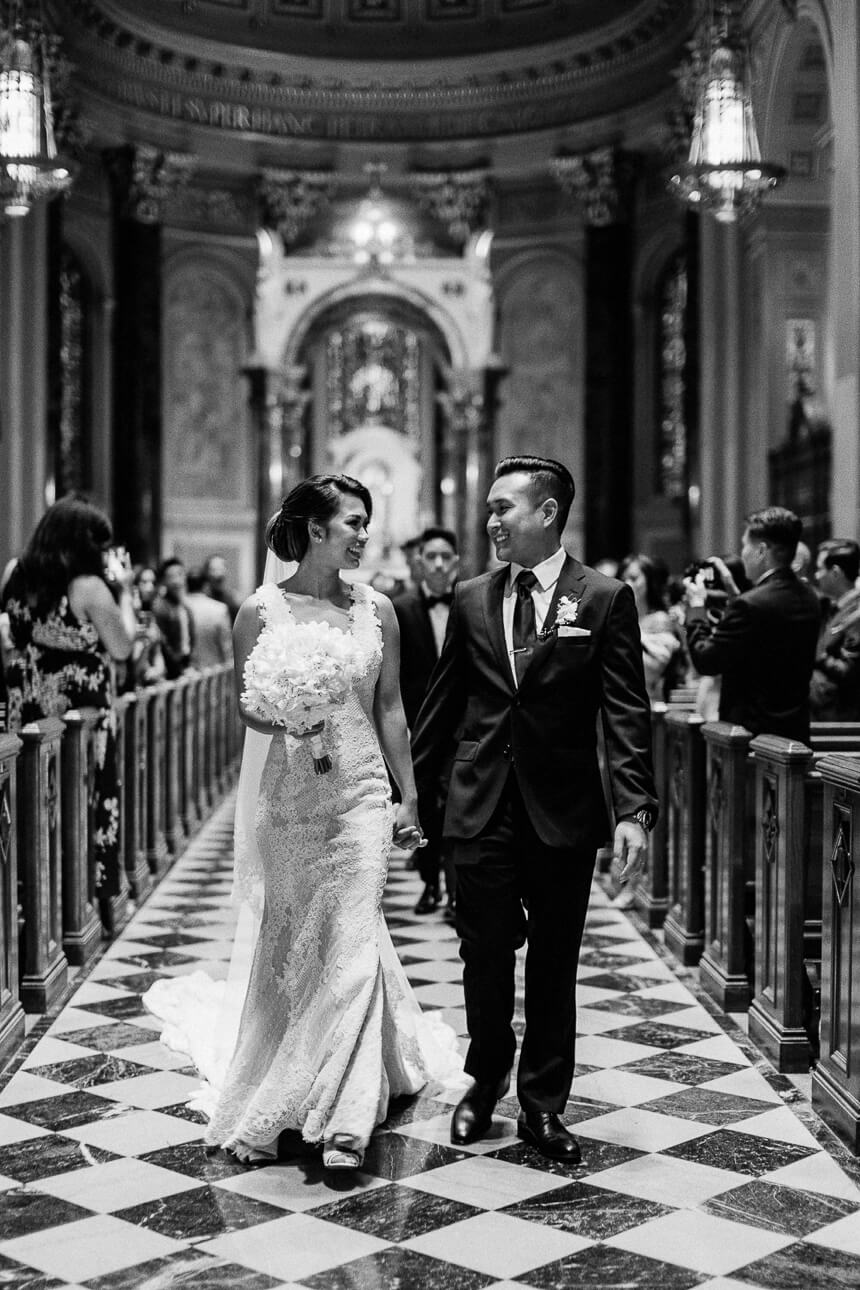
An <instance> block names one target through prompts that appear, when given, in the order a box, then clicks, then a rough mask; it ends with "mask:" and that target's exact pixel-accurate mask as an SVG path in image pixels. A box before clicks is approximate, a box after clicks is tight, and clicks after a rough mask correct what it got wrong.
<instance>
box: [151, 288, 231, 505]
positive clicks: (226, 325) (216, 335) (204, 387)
mask: <svg viewBox="0 0 860 1290" xmlns="http://www.w3.org/2000/svg"><path fill="white" fill-rule="evenodd" d="M165 339H166V355H167V362H166V368H165V381H166V404H167V425H166V427H165V429H166V436H165V437H166V444H165V463H164V465H165V484H166V491H167V494H168V496H170V497H177V498H180V497H182V498H218V499H222V500H225V501H228V500H229V501H241V500H243V498H244V492H243V480H244V473H245V472H244V470H243V464H244V462H243V459H242V456H241V446H242V443H243V439H244V436H243V434H242V427H243V425H244V417H245V409H244V400H243V398H242V386H241V382H240V381H239V380H238V379H237V377H238V374H239V371H240V370H241V367H242V364H243V360H244V331H243V321H242V311H241V305H240V303H239V302H238V301H237V300H236V299H235V297H234V296H233V295H232V293H230V292H229V291H228V290H227V289H226V288H225V287H224V286H223V285H222V284H221V283H220V282H219V281H218V280H217V279H215V278H214V277H212V276H207V274H206V273H205V271H204V272H200V271H198V272H196V273H195V274H193V275H191V274H187V275H186V274H183V275H182V278H181V280H178V281H176V282H175V283H174V284H173V287H172V289H171V290H170V292H169V295H168V300H167V307H166V311H165Z"/></svg>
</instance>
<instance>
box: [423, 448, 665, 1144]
mask: <svg viewBox="0 0 860 1290" xmlns="http://www.w3.org/2000/svg"><path fill="white" fill-rule="evenodd" d="M573 495H574V483H573V479H572V478H571V475H570V472H569V471H568V470H567V469H566V467H564V466H562V465H560V464H559V463H558V462H555V461H551V460H548V459H547V458H543V457H531V456H522V457H507V458H505V459H504V460H503V461H501V462H499V464H498V465H497V466H496V469H495V478H494V482H493V484H492V486H491V488H490V491H489V495H488V497H487V506H488V509H489V518H488V520H487V531H488V533H489V535H490V538H491V539H492V541H493V543H494V545H495V549H496V553H497V555H498V557H499V559H500V560H501V561H504V564H503V566H502V567H501V568H499V569H496V570H494V571H493V572H490V573H486V574H482V575H481V576H480V577H477V578H471V579H469V580H467V581H464V582H460V583H458V584H457V586H456V587H455V589H454V602H453V605H452V607H451V615H450V619H449V622H448V631H447V635H446V638H445V644H444V647H443V649H442V656H441V658H440V660H439V664H438V667H437V668H436V670H435V672H434V674H433V678H432V680H431V682H430V690H429V692H428V695H427V698H426V700H425V701H424V704H423V705H422V708H421V712H420V714H419V716H418V721H417V723H416V729H415V734H414V740H413V760H414V764H415V775H416V782H417V785H418V795H419V810H421V809H422V803H423V802H426V801H427V800H428V797H429V798H430V800H432V794H433V792H434V790H435V784H436V781H437V779H438V775H439V771H440V768H441V766H442V764H443V762H444V758H445V757H446V756H447V755H449V750H450V749H451V747H452V745H453V746H454V749H453V751H454V761H453V769H452V772H451V777H450V783H449V788H448V798H447V804H446V809H445V822H444V832H445V835H446V837H448V838H450V839H451V840H452V846H453V855H454V863H455V865H456V869H457V930H458V932H459V934H460V938H461V949H460V954H461V957H462V959H463V965H464V967H463V985H464V990H465V995H466V1018H467V1024H468V1028H469V1037H470V1044H469V1051H468V1055H467V1057H466V1071H467V1073H468V1074H469V1075H471V1077H472V1080H473V1083H472V1085H471V1087H470V1088H469V1090H468V1091H467V1093H466V1094H465V1096H464V1097H463V1098H462V1100H461V1101H460V1102H459V1104H458V1105H457V1107H456V1108H455V1111H454V1116H453V1120H452V1123H451V1141H452V1142H453V1143H455V1144H457V1145H461V1144H468V1143H471V1142H475V1141H477V1140H478V1139H479V1138H482V1137H483V1136H484V1135H485V1134H486V1133H487V1130H488V1129H489V1127H490V1124H491V1120H492V1113H493V1108H494V1107H495V1104H496V1102H497V1100H498V1099H499V1098H500V1097H503V1096H504V1094H505V1093H506V1092H507V1089H508V1086H509V1081H510V1075H511V1068H512V1066H513V1060H514V1054H515V1051H516V1038H515V1036H514V1031H513V1029H512V1025H511V1023H512V1019H513V1012H514V966H515V955H516V951H517V950H518V949H519V948H520V946H521V945H523V944H524V942H526V941H528V953H527V958H526V977H525V1022H526V1026H525V1034H524V1037H523V1042H522V1051H521V1054H520V1062H519V1070H518V1076H517V1093H518V1097H519V1101H520V1106H521V1112H520V1116H519V1120H518V1124H517V1133H518V1135H519V1137H520V1138H522V1139H523V1140H524V1141H525V1142H527V1143H529V1144H531V1145H532V1146H533V1147H535V1148H536V1149H537V1150H538V1151H540V1152H541V1153H542V1154H543V1155H545V1156H547V1157H549V1158H551V1159H557V1160H563V1161H566V1162H568V1163H576V1162H577V1161H578V1160H579V1158H580V1153H579V1146H578V1144H577V1142H576V1139H575V1138H574V1137H573V1136H572V1135H571V1134H570V1133H568V1131H567V1129H566V1128H565V1127H564V1125H563V1124H562V1121H561V1113H562V1112H563V1110H564V1108H565V1104H566V1102H567V1098H568V1094H569V1092H570V1086H571V1081H572V1079H573V1071H574V1044H575V1037H576V1005H575V986H576V968H577V960H578V957H579V947H580V942H581V939H582V930H583V926H584V923H585V914H586V908H587V905H588V897H589V890H590V886H591V877H592V871H593V868H594V858H595V852H596V850H597V848H598V846H600V845H601V844H602V843H603V841H604V839H605V838H606V837H607V836H608V832H609V821H608V818H607V810H606V804H605V801H604V795H603V790H602V785H601V776H600V770H599V768H598V761H597V733H596V726H597V719H598V716H599V715H600V716H602V720H603V728H604V734H605V744H606V756H607V759H608V767H609V776H610V780H611V784H612V795H613V804H614V810H615V816H616V819H617V820H618V824H617V825H616V829H615V838H614V849H615V853H616V856H617V858H618V861H619V867H620V869H621V872H622V877H623V878H624V879H627V878H629V877H631V876H632V875H633V874H634V873H636V872H637V871H638V870H639V868H640V866H641V863H642V860H643V858H644V854H645V850H646V846H647V831H648V830H649V829H650V828H651V827H652V826H653V824H654V821H655V819H656V811H657V800H656V796H655V789H654V779H653V774H652V767H651V725H650V710H649V704H648V696H647V693H646V690H645V678H644V674H643V668H642V647H641V644H640V640H639V626H638V621H637V616H636V606H635V603H634V599H633V593H632V591H631V590H630V588H629V587H627V586H625V585H623V584H622V583H620V582H618V581H616V580H615V579H614V578H607V577H605V576H603V575H602V574H599V573H597V572H596V571H595V570H593V569H589V568H586V567H585V566H584V565H583V564H580V562H579V561H578V560H575V559H573V558H571V557H570V556H568V555H567V554H566V553H565V551H564V548H563V547H562V545H561V534H562V531H563V529H564V526H565V522H566V520H567V516H568V512H569V510H570V505H571V502H572V501H573ZM422 818H423V817H422Z"/></svg>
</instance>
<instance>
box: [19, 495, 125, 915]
mask: <svg viewBox="0 0 860 1290" xmlns="http://www.w3.org/2000/svg"><path fill="white" fill-rule="evenodd" d="M112 536H113V535H112V530H111V524H110V520H109V519H108V518H107V516H106V515H105V514H104V513H103V512H102V511H100V510H98V509H97V508H96V507H95V506H92V505H91V504H90V503H89V502H88V501H86V500H85V499H84V498H82V497H80V496H77V495H72V496H69V497H64V498H62V499H61V500H60V501H58V502H55V503H54V505H53V506H51V507H50V508H49V509H48V510H47V511H46V512H45V514H44V515H43V516H42V519H41V520H40V521H39V523H38V525H37V526H36V530H35V532H34V534H33V536H32V538H31V539H30V543H29V545H28V546H27V548H26V550H25V551H24V554H23V555H22V556H21V558H20V559H19V560H17V561H16V562H15V564H14V565H13V566H12V568H11V571H10V572H9V574H8V577H7V579H6V582H5V585H4V587H3V592H2V597H0V608H2V610H4V611H5V612H6V613H7V614H8V618H9V635H10V643H11V647H12V653H11V657H10V658H9V660H8V666H7V674H6V682H7V687H8V707H7V729H8V730H10V731H15V730H19V729H20V728H21V726H23V725H26V724H27V722H29V721H38V720H40V719H41V718H42V717H62V716H63V715H64V714H65V713H66V712H69V711H70V710H71V709H73V708H97V709H98V710H99V718H98V722H97V724H96V741H95V793H94V797H95V801H94V811H95V860H96V894H97V896H98V898H99V909H100V912H101V917H102V921H103V923H104V924H105V927H106V930H107V931H108V932H110V931H112V930H113V927H112V905H111V898H112V897H113V896H116V895H118V893H119V891H120V863H121V862H120V857H119V795H118V791H117V790H118V786H117V766H116V730H115V717H114V712H113V709H112V706H111V705H112V702H113V696H114V679H113V668H112V664H111V660H112V659H117V660H119V659H125V658H127V657H128V655H129V653H130V651H131V647H132V642H133V640H134V635H135V630H136V624H135V617H134V608H133V604H132V598H131V591H130V588H131V581H132V577H133V574H132V570H131V566H130V564H128V562H127V561H125V560H122V559H118V558H117V556H116V553H113V552H110V559H111V561H112V567H111V570H110V573H111V576H112V580H113V581H114V582H115V583H116V585H117V587H118V598H117V599H115V598H114V596H113V594H112V593H111V591H110V589H109V587H108V585H107V582H106V569H107V560H108V555H109V547H110V543H111V541H112Z"/></svg>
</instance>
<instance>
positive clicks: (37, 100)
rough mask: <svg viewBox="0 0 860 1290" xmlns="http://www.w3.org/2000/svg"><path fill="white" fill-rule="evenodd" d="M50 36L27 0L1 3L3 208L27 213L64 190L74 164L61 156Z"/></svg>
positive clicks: (0, 196)
mask: <svg viewBox="0 0 860 1290" xmlns="http://www.w3.org/2000/svg"><path fill="white" fill-rule="evenodd" d="M49 62H50V57H49V48H48V38H47V35H46V32H45V28H44V25H43V23H42V21H41V14H40V13H39V14H37V15H36V16H27V15H25V13H24V10H23V5H22V0H13V2H12V3H7V4H3V5H0V211H2V212H3V214H5V215H8V216H13V217H14V216H22V215H26V214H27V212H28V211H29V210H30V208H31V206H32V205H33V203H34V202H36V201H38V200H39V199H40V198H46V197H52V196H54V195H55V194H56V193H60V192H63V191H64V189H66V188H67V187H68V186H69V184H70V183H71V178H72V176H71V170H70V167H69V163H68V162H66V161H64V159H63V158H62V157H60V156H58V155H57V145H56V140H55V138H54V113H53V104H52V100H51V82H50V68H49Z"/></svg>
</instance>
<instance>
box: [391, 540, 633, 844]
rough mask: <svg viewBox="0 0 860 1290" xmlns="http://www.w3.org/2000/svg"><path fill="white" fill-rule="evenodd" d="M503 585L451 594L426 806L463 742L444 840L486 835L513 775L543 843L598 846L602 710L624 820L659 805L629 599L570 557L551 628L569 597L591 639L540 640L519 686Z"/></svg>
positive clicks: (431, 728) (485, 581)
mask: <svg viewBox="0 0 860 1290" xmlns="http://www.w3.org/2000/svg"><path fill="white" fill-rule="evenodd" d="M507 577H508V566H507V565H505V566H504V568H501V569H498V570H496V571H494V572H492V573H488V574H483V575H481V576H480V577H478V578H472V579H470V580H468V581H465V582H460V583H458V584H457V586H456V588H455V591H454V603H453V605H452V607H451V616H450V618H449V620H448V632H447V636H446V638H445V644H444V647H443V649H442V655H441V657H440V659H439V663H438V665H437V668H436V670H435V672H434V674H433V678H432V680H431V684H430V690H429V692H428V694H427V698H426V699H425V701H424V704H423V705H422V707H421V711H420V713H419V716H418V720H417V723H416V728H415V732H414V738H413V761H414V765H415V777H416V782H417V784H418V793H419V805H420V804H421V803H424V802H428V801H430V800H432V795H433V792H434V790H435V784H436V781H437V778H438V775H439V771H440V769H441V763H442V760H443V758H444V756H445V754H446V751H448V750H449V749H450V748H451V745H452V743H453V742H454V741H455V740H456V747H455V749H454V765H453V771H452V774H451V780H450V786H449V790H448V802H447V808H446V813H445V826H444V831H445V834H446V835H447V836H449V837H453V838H458V839H469V838H475V837H477V836H478V834H479V833H480V832H481V830H482V829H484V828H485V826H486V825H487V823H488V821H489V820H490V817H491V816H492V814H493V811H494V809H495V807H496V805H497V804H498V802H499V799H500V797H501V795H502V792H503V790H504V788H505V784H506V782H507V778H508V775H509V772H510V770H511V766H512V765H513V769H514V772H515V774H516V777H517V781H518V784H519V789H520V792H521V794H522V798H523V801H524V803H525V806H526V809H527V811H528V813H529V817H530V819H531V821H532V824H533V826H534V828H535V830H536V832H537V833H538V835H539V837H540V838H541V839H542V841H543V842H545V843H547V844H548V845H550V846H554V847H561V846H564V847H570V846H579V845H591V844H592V842H593V843H594V845H595V846H598V845H599V844H600V843H601V842H603V841H604V839H605V837H606V836H607V830H608V820H607V813H606V806H605V803H604V797H603V791H602V788H601V779H600V772H599V769H598V762H597V718H598V713H599V712H600V711H601V710H602V712H603V722H604V734H605V742H606V755H607V760H608V765H609V772H610V778H611V782H612V790H613V798H614V807H615V813H616V816H617V817H619V818H622V817H624V816H629V815H632V814H633V813H634V812H635V811H637V810H638V809H639V808H640V807H642V806H648V807H650V808H652V810H656V807H657V798H656V793H655V788H654V779H653V773H652V767H651V722H650V708H649V704H648V697H647V694H646V690H645V678H644V674H643V668H642V648H641V644H640V637H639V624H638V620H637V615H636V608H635V604H634V600H633V593H632V591H631V590H630V588H629V587H627V586H625V585H624V584H622V583H620V582H617V581H616V580H615V579H613V578H606V577H604V576H603V575H602V574H600V573H597V572H596V571H595V570H594V569H590V568H587V567H586V566H585V565H583V564H580V562H579V561H578V560H574V559H572V558H571V557H570V556H568V558H567V559H566V561H565V563H564V565H563V567H562V571H561V575H560V576H559V579H558V582H557V584H556V588H555V593H554V595H553V598H552V601H551V604H550V608H549V612H548V613H547V617H546V621H545V623H544V627H545V628H551V627H552V624H553V623H554V621H555V613H556V607H557V604H558V601H559V599H560V598H561V597H563V596H569V597H573V598H575V599H576V600H577V601H578V602H579V608H578V612H577V617H576V622H575V626H576V627H577V628H579V629H581V631H583V632H585V633H588V634H586V635H582V634H578V635H561V634H559V632H557V631H552V630H551V631H550V632H549V634H548V635H547V636H546V638H545V639H543V640H540V639H539V640H538V642H537V644H536V645H535V649H534V653H533V655H532V659H531V662H530V664H529V667H528V670H527V671H526V673H525V675H524V677H523V679H522V681H521V684H520V686H519V688H517V687H516V685H515V684H514V680H513V677H512V674H511V668H510V664H509V660H508V655H507V653H506V650H505V637H504V628H503V625H502V598H503V594H504V589H505V581H506V579H507ZM421 809H423V807H422V808H421Z"/></svg>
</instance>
